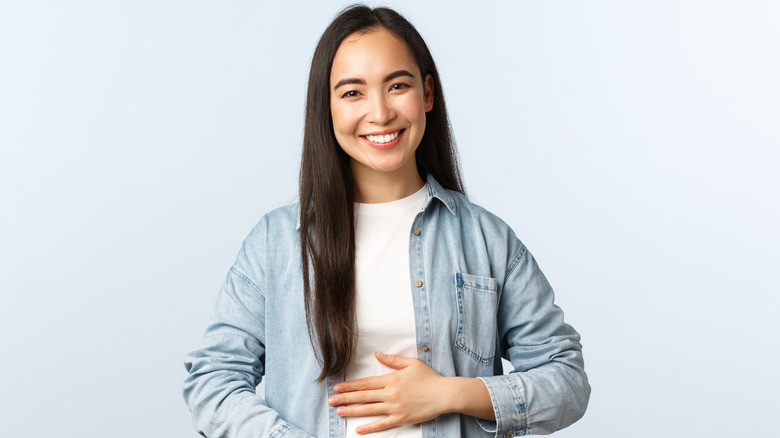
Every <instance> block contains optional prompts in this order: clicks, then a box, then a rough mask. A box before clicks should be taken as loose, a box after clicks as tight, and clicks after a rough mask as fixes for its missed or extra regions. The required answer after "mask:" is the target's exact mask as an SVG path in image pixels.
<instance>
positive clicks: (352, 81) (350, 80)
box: [333, 70, 414, 90]
mask: <svg viewBox="0 0 780 438" xmlns="http://www.w3.org/2000/svg"><path fill="white" fill-rule="evenodd" d="M401 76H409V77H410V78H414V75H413V74H411V73H410V72H409V71H408V70H397V71H394V72H392V73H390V74H389V75H387V76H385V79H384V80H383V82H390V81H392V80H393V79H395V78H398V77H401ZM349 84H360V85H366V81H365V80H363V79H358V78H346V79H342V80H340V81H338V82H337V83H336V85H335V86H334V87H333V89H334V90H336V89H338V88H339V87H340V86H342V85H349Z"/></svg>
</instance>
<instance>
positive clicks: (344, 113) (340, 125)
mask: <svg viewBox="0 0 780 438" xmlns="http://www.w3.org/2000/svg"><path fill="white" fill-rule="evenodd" d="M330 118H331V121H332V122H333V130H334V131H336V132H337V133H349V132H352V131H354V130H355V127H356V126H357V123H356V119H355V117H354V114H352V113H351V112H350V110H349V108H346V107H344V106H343V105H338V104H336V105H331V106H330Z"/></svg>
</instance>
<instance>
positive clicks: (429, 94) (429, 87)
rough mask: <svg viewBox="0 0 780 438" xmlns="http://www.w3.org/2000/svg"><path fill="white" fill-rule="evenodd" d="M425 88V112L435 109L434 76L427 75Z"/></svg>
mask: <svg viewBox="0 0 780 438" xmlns="http://www.w3.org/2000/svg"><path fill="white" fill-rule="evenodd" d="M424 82H425V83H424V88H425V94H424V99H425V112H426V113H427V112H428V111H430V110H432V109H433V76H431V75H430V74H427V75H425V81H424Z"/></svg>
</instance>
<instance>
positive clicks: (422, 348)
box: [420, 345, 430, 351]
mask: <svg viewBox="0 0 780 438" xmlns="http://www.w3.org/2000/svg"><path fill="white" fill-rule="evenodd" d="M420 350H422V351H428V350H430V349H429V348H428V346H427V345H421V346H420Z"/></svg>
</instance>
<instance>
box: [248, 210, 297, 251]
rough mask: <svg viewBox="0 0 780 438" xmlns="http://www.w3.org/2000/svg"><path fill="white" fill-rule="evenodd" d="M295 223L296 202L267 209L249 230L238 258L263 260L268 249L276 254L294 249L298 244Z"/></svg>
mask: <svg viewBox="0 0 780 438" xmlns="http://www.w3.org/2000/svg"><path fill="white" fill-rule="evenodd" d="M297 224H298V203H297V202H296V203H293V204H289V205H285V206H283V207H279V208H276V209H274V210H271V211H269V212H268V213H266V214H264V215H263V216H262V217H261V218H260V220H259V221H258V222H257V224H256V225H255V226H254V227H252V229H251V230H250V231H249V234H248V235H247V236H246V238H245V239H244V242H243V244H242V245H241V251H240V253H239V256H238V258H239V259H241V258H246V259H249V260H254V261H264V260H266V259H267V257H266V254H268V252H269V251H271V252H273V254H276V255H278V254H284V253H289V252H292V251H295V248H296V247H297V245H298V229H297Z"/></svg>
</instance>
